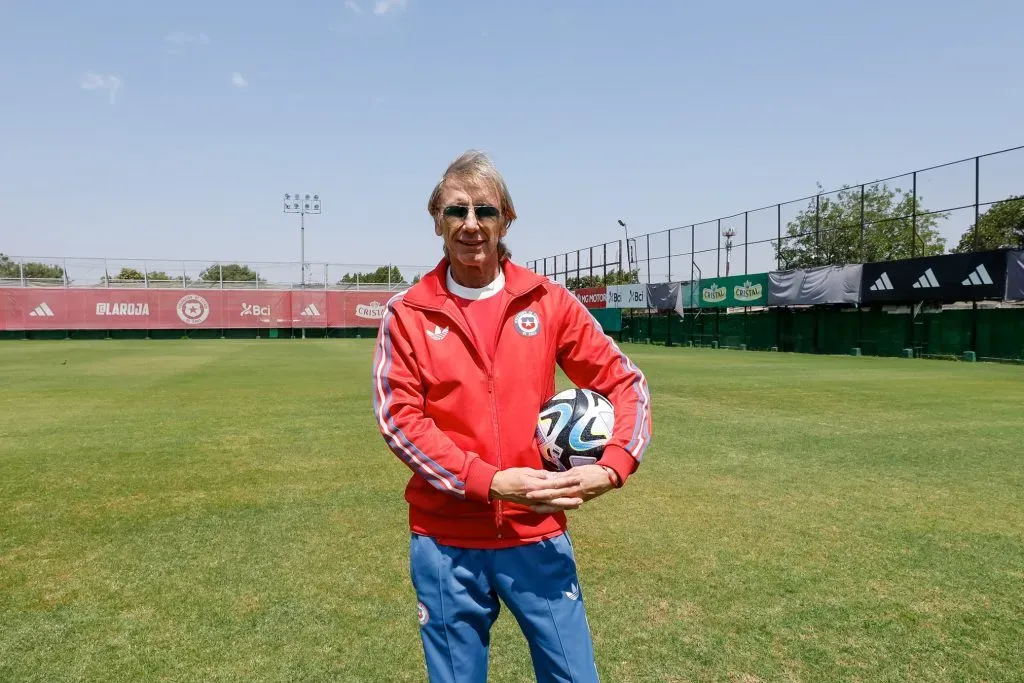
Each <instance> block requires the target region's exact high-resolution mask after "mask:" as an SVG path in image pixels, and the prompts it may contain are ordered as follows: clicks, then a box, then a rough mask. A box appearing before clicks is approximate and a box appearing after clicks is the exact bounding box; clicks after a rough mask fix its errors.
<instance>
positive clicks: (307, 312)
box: [299, 304, 320, 318]
mask: <svg viewBox="0 0 1024 683" xmlns="http://www.w3.org/2000/svg"><path fill="white" fill-rule="evenodd" d="M299 315H302V316H305V317H307V318H316V317H319V316H320V309H318V308H317V307H316V304H310V305H308V306H306V307H305V308H304V309H302V313H300V314H299Z"/></svg>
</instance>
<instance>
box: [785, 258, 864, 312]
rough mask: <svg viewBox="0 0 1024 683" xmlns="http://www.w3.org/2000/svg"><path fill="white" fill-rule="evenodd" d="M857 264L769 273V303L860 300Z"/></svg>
mask: <svg viewBox="0 0 1024 683" xmlns="http://www.w3.org/2000/svg"><path fill="white" fill-rule="evenodd" d="M862 268H863V266H861V265H860V264H856V265H850V266H821V267H819V268H803V269H798V270H780V271H774V272H771V273H768V280H769V290H768V305H769V306H816V305H822V304H855V303H857V302H859V301H860V283H861V277H862Z"/></svg>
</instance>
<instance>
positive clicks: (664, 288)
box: [647, 282, 684, 318]
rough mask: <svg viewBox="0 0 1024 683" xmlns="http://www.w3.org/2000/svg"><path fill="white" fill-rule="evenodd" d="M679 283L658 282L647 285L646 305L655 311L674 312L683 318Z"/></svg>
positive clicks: (680, 285) (680, 284)
mask: <svg viewBox="0 0 1024 683" xmlns="http://www.w3.org/2000/svg"><path fill="white" fill-rule="evenodd" d="M682 289H683V288H682V283H681V282H659V283H656V284H651V285H647V304H648V306H650V307H651V308H653V309H654V310H656V311H675V312H676V313H677V314H678V315H679V317H680V318H682V317H683V313H684V310H683V299H682V296H681V295H682Z"/></svg>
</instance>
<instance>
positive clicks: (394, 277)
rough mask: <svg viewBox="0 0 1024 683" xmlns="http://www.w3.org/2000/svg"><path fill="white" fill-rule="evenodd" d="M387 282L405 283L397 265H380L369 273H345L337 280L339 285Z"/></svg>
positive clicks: (394, 283)
mask: <svg viewBox="0 0 1024 683" xmlns="http://www.w3.org/2000/svg"><path fill="white" fill-rule="evenodd" d="M388 282H390V283H391V284H393V285H404V284H405V276H403V275H402V272H401V271H400V270H398V266H381V267H380V268H378V269H377V270H375V271H373V272H371V273H345V274H344V275H342V276H341V279H340V280H338V284H339V285H354V284H360V285H362V284H367V283H371V284H382V283H383V284H386V283H388Z"/></svg>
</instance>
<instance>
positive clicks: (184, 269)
mask: <svg viewBox="0 0 1024 683" xmlns="http://www.w3.org/2000/svg"><path fill="white" fill-rule="evenodd" d="M433 268H434V266H433V265H403V264H384V265H378V264H338V263H309V262H307V263H306V267H305V269H303V268H302V265H301V264H300V263H299V262H298V261H295V262H213V263H211V262H208V261H169V260H144V259H115V258H109V259H108V258H70V257H68V258H65V257H47V256H4V255H0V286H4V287H83V288H85V287H110V288H115V287H117V288H140V287H142V288H162V289H168V288H171V289H326V290H359V289H368V290H369V289H372V290H385V291H400V290H403V289H405V288H407V287H408V286H409V285H410V284H411V283H413V282H416V281H418V280H419V278H421V277H422V276H423V275H425V274H426V273H427V272H429V271H430V270H432V269H433Z"/></svg>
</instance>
